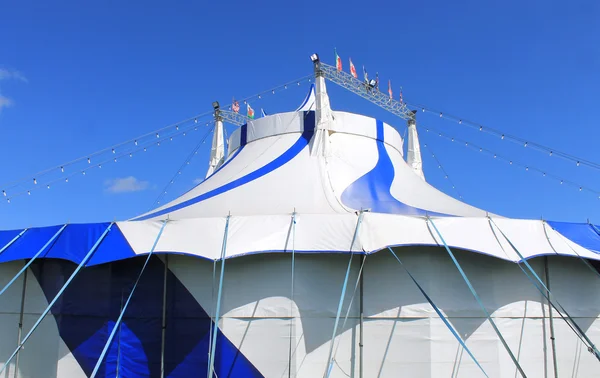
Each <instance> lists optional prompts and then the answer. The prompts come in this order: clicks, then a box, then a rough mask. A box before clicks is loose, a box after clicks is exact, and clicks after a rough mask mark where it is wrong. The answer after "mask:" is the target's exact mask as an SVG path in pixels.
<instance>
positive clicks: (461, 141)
mask: <svg viewBox="0 0 600 378" xmlns="http://www.w3.org/2000/svg"><path fill="white" fill-rule="evenodd" d="M425 132H427V133H429V132H435V133H437V135H438V136H439V137H441V138H443V139H445V140H449V141H451V142H456V143H458V144H461V145H463V146H465V147H467V148H469V149H471V150H474V151H479V152H480V153H483V154H485V155H487V156H491V157H493V158H494V159H496V160H500V161H504V162H507V163H508V164H509V165H512V166H516V167H521V168H523V169H525V171H527V172H530V171H531V172H537V173H540V174H541V175H542V176H543V177H548V178H550V179H553V180H555V181H557V182H559V183H560V184H561V185H563V184H566V185H569V186H572V187H575V188H577V189H578V190H579V191H580V192H582V191H587V192H590V193H593V194H595V195H596V196H598V198H599V199H600V191H598V190H596V189H593V188H590V187H587V186H585V185H581V184H578V183H576V182H574V181H571V180H568V179H565V178H563V177H560V176H558V175H556V174H553V173H550V172H548V171H546V170H543V169H540V168H536V167H533V166H531V165H529V164H525V163H522V162H519V161H517V160H514V159H511V158H509V157H507V156H504V155H500V154H498V153H496V152H494V151H491V150H489V149H487V148H484V147H482V146H480V145H477V144H475V143H471V142H469V141H466V140H464V139H460V138H456V137H453V136H450V135H447V134H445V133H442V132H440V131H438V130H436V129H433V128H431V127H427V128H425Z"/></svg>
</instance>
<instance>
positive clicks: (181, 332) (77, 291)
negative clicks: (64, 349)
mask: <svg viewBox="0 0 600 378" xmlns="http://www.w3.org/2000/svg"><path fill="white" fill-rule="evenodd" d="M144 260H145V256H144V257H139V258H134V259H126V260H121V261H117V262H113V263H110V264H102V265H95V266H91V267H87V268H85V269H83V270H82V271H81V272H80V273H79V275H78V276H77V277H76V278H75V279H74V280H73V282H72V283H71V285H70V286H69V287H68V288H67V289H66V290H65V292H64V294H63V296H62V297H61V299H60V300H59V301H58V302H57V303H56V305H55V306H54V308H52V313H53V314H54V315H55V319H56V321H57V325H58V330H59V334H60V336H61V338H62V339H63V341H64V342H65V344H66V345H67V346H68V348H69V349H70V350H71V352H72V353H73V356H74V357H75V359H76V360H77V361H78V363H79V364H80V366H81V367H82V369H83V371H84V372H85V373H86V374H87V375H90V374H91V372H92V370H93V369H94V366H95V364H96V362H97V360H98V358H99V356H100V353H101V351H102V349H103V347H104V345H105V344H106V341H107V339H108V335H109V334H110V332H111V330H112V329H113V327H114V325H115V322H116V320H117V318H118V316H119V313H120V311H121V308H122V304H123V303H124V302H125V301H126V300H127V296H128V295H129V292H130V290H131V288H132V286H133V284H134V282H135V280H136V278H137V277H138V275H139V272H140V269H141V266H142V264H143V263H144ZM75 268H76V265H75V264H73V263H71V262H68V261H64V260H54V259H53V260H37V261H36V262H35V263H34V264H33V265H32V268H31V269H32V271H33V273H34V275H35V277H36V279H37V281H38V282H39V284H40V286H41V288H42V290H43V292H44V294H45V296H46V298H47V299H48V300H49V301H50V300H51V299H52V298H53V297H54V296H55V295H56V293H58V291H59V290H60V288H61V287H62V285H63V283H64V282H65V280H66V279H67V278H68V277H69V275H70V274H71V273H72V272H73V271H74V269H75ZM163 279H164V264H163V262H162V261H161V260H160V259H159V258H158V257H156V256H153V257H152V258H151V260H150V262H149V264H148V266H147V268H146V271H145V272H144V274H143V276H142V278H141V280H140V283H139V285H138V287H137V289H136V291H135V293H134V295H133V298H132V300H131V302H130V304H129V307H128V309H127V313H126V314H125V317H124V318H123V322H122V323H121V327H120V330H119V331H118V332H117V334H116V336H115V339H114V340H113V342H112V344H111V346H110V349H109V352H108V354H107V357H106V358H105V360H104V361H103V363H102V366H101V370H100V371H99V373H100V374H99V375H98V376H99V377H114V376H115V375H116V371H117V369H118V371H119V377H123V378H127V377H159V376H160V367H161V343H162V301H163ZM166 311H167V318H166V335H165V355H164V361H165V376H166V377H190V376H197V375H202V374H206V371H207V367H208V345H209V343H210V337H209V335H210V328H211V326H212V325H213V322H212V320H211V319H210V317H209V315H208V314H207V313H206V311H204V309H203V308H202V306H200V304H199V303H198V302H197V301H196V300H195V298H194V297H193V295H192V294H191V293H190V292H189V291H188V290H187V288H186V287H185V286H184V285H183V284H182V283H181V281H179V279H178V278H177V277H176V276H175V275H174V274H173V273H172V272H170V271H168V273H167V304H166ZM215 369H216V372H217V375H218V376H219V377H230V378H233V377H250V378H253V377H262V375H261V374H260V372H259V371H258V370H257V369H256V368H255V367H254V366H253V365H252V363H250V361H248V359H247V358H246V357H245V356H244V355H243V354H242V353H241V352H240V351H239V350H238V349H237V348H236V347H235V346H234V345H233V344H232V343H231V342H230V341H229V340H228V339H227V338H226V337H225V336H224V335H223V334H222V333H221V332H220V331H218V334H217V349H216V359H215Z"/></svg>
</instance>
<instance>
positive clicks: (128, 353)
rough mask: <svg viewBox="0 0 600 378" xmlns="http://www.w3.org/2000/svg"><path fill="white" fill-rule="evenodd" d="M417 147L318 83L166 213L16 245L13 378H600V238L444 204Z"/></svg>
mask: <svg viewBox="0 0 600 378" xmlns="http://www.w3.org/2000/svg"><path fill="white" fill-rule="evenodd" d="M415 133H416V131H415ZM410 137H411V138H412V139H411V140H410V141H409V147H411V146H410V144H411V143H412V147H411V148H409V153H410V154H413V156H412V157H410V159H409V162H408V163H407V161H405V158H404V153H403V144H404V142H405V141H404V140H403V138H402V137H401V135H400V134H399V133H398V132H397V131H396V130H395V129H394V128H393V127H391V126H389V125H387V124H385V123H383V122H381V121H379V120H376V119H373V118H370V117H366V116H363V115H358V114H352V113H347V112H337V111H332V110H331V108H330V106H329V98H328V96H327V92H326V89H325V83H324V80H323V78H322V77H317V80H316V95H315V91H314V88H311V91H310V93H309V95H308V96H307V97H306V99H305V101H304V102H303V104H302V106H301V107H300V108H299V109H297V110H296V111H294V112H289V113H279V114H273V115H269V116H265V117H263V118H260V119H257V120H252V121H249V122H248V123H247V124H245V125H243V126H241V127H240V128H239V129H237V130H236V131H235V132H234V133H233V134H232V135H231V137H230V138H229V151H228V155H227V156H226V158H225V159H224V162H223V163H222V164H220V165H219V166H218V167H216V170H215V171H214V172H212V174H211V175H210V176H209V177H207V178H206V180H204V181H203V182H202V183H200V184H199V185H197V186H196V187H195V188H194V189H192V190H191V191H189V192H188V193H186V194H185V195H183V196H181V197H179V198H177V199H176V200H174V201H172V202H170V203H168V204H165V205H164V206H162V207H159V208H157V209H155V210H153V211H150V212H149V213H146V214H142V215H140V216H139V217H137V218H135V219H133V220H129V221H123V222H115V223H110V222H107V223H94V224H68V225H56V226H50V227H41V228H31V229H25V230H9V231H2V232H0V248H1V249H0V263H1V264H0V285H1V286H2V287H6V290H5V291H4V292H2V294H1V295H0V335H1V336H2V337H0V361H2V362H6V361H8V363H7V364H6V365H5V370H4V373H3V374H6V375H2V377H4V376H6V377H89V376H92V375H94V374H97V375H96V376H103V377H108V376H110V377H114V376H118V377H188V376H197V375H201V376H204V375H207V374H208V375H209V376H211V375H212V376H215V377H220V378H223V377H322V376H327V377H347V376H352V377H397V376H399V375H402V376H410V377H440V376H464V377H474V376H485V375H488V376H489V377H514V376H515V374H516V373H517V372H519V371H523V372H525V373H526V374H527V376H528V377H542V376H546V375H545V374H547V375H549V376H553V373H551V372H552V371H553V370H554V369H555V366H556V370H557V371H558V373H559V375H561V376H564V375H569V376H572V375H573V374H574V375H576V376H585V377H591V376H595V375H596V376H597V375H598V372H599V371H600V370H599V369H598V366H600V365H598V363H599V361H598V359H597V358H596V356H595V355H594V351H595V347H594V346H593V342H594V341H597V340H600V322H599V320H598V314H599V313H600V296H598V294H597V293H598V290H599V289H600V279H599V275H598V273H597V271H596V270H595V269H596V268H595V267H596V266H597V265H596V261H597V260H599V257H600V256H599V255H598V253H599V252H600V234H599V232H598V229H597V228H596V227H595V226H593V225H590V224H571V223H560V222H545V221H541V220H523V219H508V218H503V217H500V216H495V215H488V213H487V212H486V211H485V210H483V209H478V208H475V207H472V206H470V205H467V204H465V203H463V202H461V201H458V200H456V199H454V198H452V197H450V196H447V195H445V194H443V193H442V192H440V191H438V190H437V189H435V188H434V187H432V186H431V185H429V184H428V183H427V182H426V181H425V180H424V177H423V174H422V171H420V164H419V161H415V156H414V154H415V151H414V150H415V148H418V139H416V134H415V135H412V136H410ZM415 141H416V144H415ZM149 254H152V256H150V258H149V259H148V260H147V259H146V258H147V257H148V256H149ZM400 261H401V262H402V263H403V265H401V264H399V263H398V262H400ZM523 261H528V265H526V264H524V263H522V262H523ZM146 263H147V265H145V264H146ZM403 266H404V267H405V268H407V269H408V270H406V271H405V270H404V269H403ZM143 267H144V272H143V274H141V275H140V272H141V269H142V268H143ZM23 268H25V269H23ZM457 268H460V269H457ZM20 271H22V274H20V275H19V274H18V273H19V272H20ZM407 272H410V273H411V274H412V275H409V274H407ZM74 273H76V274H74ZM14 277H16V279H15V280H14V281H12V283H11V280H12V279H13V278H14ZM71 277H72V281H70V278H71ZM138 280H139V281H138ZM9 283H11V284H10V285H8V286H7V284H9ZM67 283H68V285H66V284H67ZM415 283H416V284H418V285H415ZM541 283H543V284H541ZM419 285H420V286H419ZM469 285H470V286H469ZM544 285H547V286H549V287H550V292H551V294H548V291H546V288H544V287H543V286H544ZM134 289H135V291H134ZM424 294H425V295H424ZM474 294H476V297H477V298H474ZM49 304H52V306H49ZM482 307H483V309H482ZM557 309H558V310H559V311H560V313H559V312H557ZM45 310H48V315H47V316H45V317H44V318H43V320H41V321H40V322H39V323H37V321H38V319H41V315H43V314H44V311H45ZM488 315H489V316H488ZM561 315H562V318H561ZM115 326H116V327H115ZM30 331H33V332H30ZM113 331H114V332H113ZM110 336H112V339H111V340H110V343H108V341H109V337H110ZM22 340H26V344H25V346H24V348H23V349H21V350H19V349H18V348H17V346H18V345H19V343H20V342H21V341H22ZM588 348H589V349H590V350H591V351H592V353H589V352H588ZM211 370H213V371H211ZM573 372H576V373H573Z"/></svg>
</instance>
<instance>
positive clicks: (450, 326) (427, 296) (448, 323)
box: [387, 247, 488, 377]
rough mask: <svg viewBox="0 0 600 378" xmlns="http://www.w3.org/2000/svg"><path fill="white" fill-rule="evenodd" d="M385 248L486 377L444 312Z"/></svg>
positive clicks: (396, 256) (394, 254)
mask: <svg viewBox="0 0 600 378" xmlns="http://www.w3.org/2000/svg"><path fill="white" fill-rule="evenodd" d="M387 248H388V250H389V251H390V252H391V253H392V255H393V256H394V257H395V258H396V261H398V262H399V263H400V266H402V268H404V271H405V272H406V273H407V274H408V276H409V277H410V279H411V280H412V282H413V283H414V284H415V285H416V286H417V288H418V289H419V291H420V292H421V294H423V296H424V297H425V299H427V302H429V304H430V305H431V307H433V309H434V310H435V312H436V313H437V314H438V316H439V317H440V319H442V321H443V322H444V324H445V325H446V327H448V329H449V330H450V332H451V333H452V335H453V336H454V337H455V338H456V340H457V341H458V342H459V344H460V345H461V346H462V347H463V349H464V350H466V351H467V353H468V354H469V356H471V359H472V360H473V362H475V364H476V365H477V367H479V370H481V372H482V373H483V375H485V376H486V377H488V375H487V373H486V372H485V370H483V367H482V366H481V364H480V363H479V361H477V359H476V358H475V356H474V355H473V353H472V352H471V350H470V349H469V348H468V347H467V344H466V343H465V342H464V341H463V339H462V338H461V337H460V335H459V334H458V332H456V330H455V329H454V327H452V325H451V324H450V322H449V321H448V319H446V317H445V316H444V314H443V313H442V311H441V310H440V308H439V307H438V306H436V304H435V303H434V302H433V300H432V299H431V297H429V295H427V293H426V292H425V289H423V287H422V286H421V285H420V284H419V282H418V281H417V279H416V278H415V277H414V276H413V275H412V274H411V273H410V271H409V270H408V268H407V267H406V265H404V264H403V263H402V261H401V260H400V258H399V257H398V255H396V253H395V252H394V250H393V249H392V248H390V247H387Z"/></svg>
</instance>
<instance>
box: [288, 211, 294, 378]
mask: <svg viewBox="0 0 600 378" xmlns="http://www.w3.org/2000/svg"><path fill="white" fill-rule="evenodd" d="M291 226H292V288H291V294H290V345H289V348H290V350H289V352H288V378H292V337H293V335H294V271H295V268H296V210H294V213H293V214H292V225H291ZM286 248H287V246H286ZM295 375H296V372H295V371H294V376H295Z"/></svg>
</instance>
